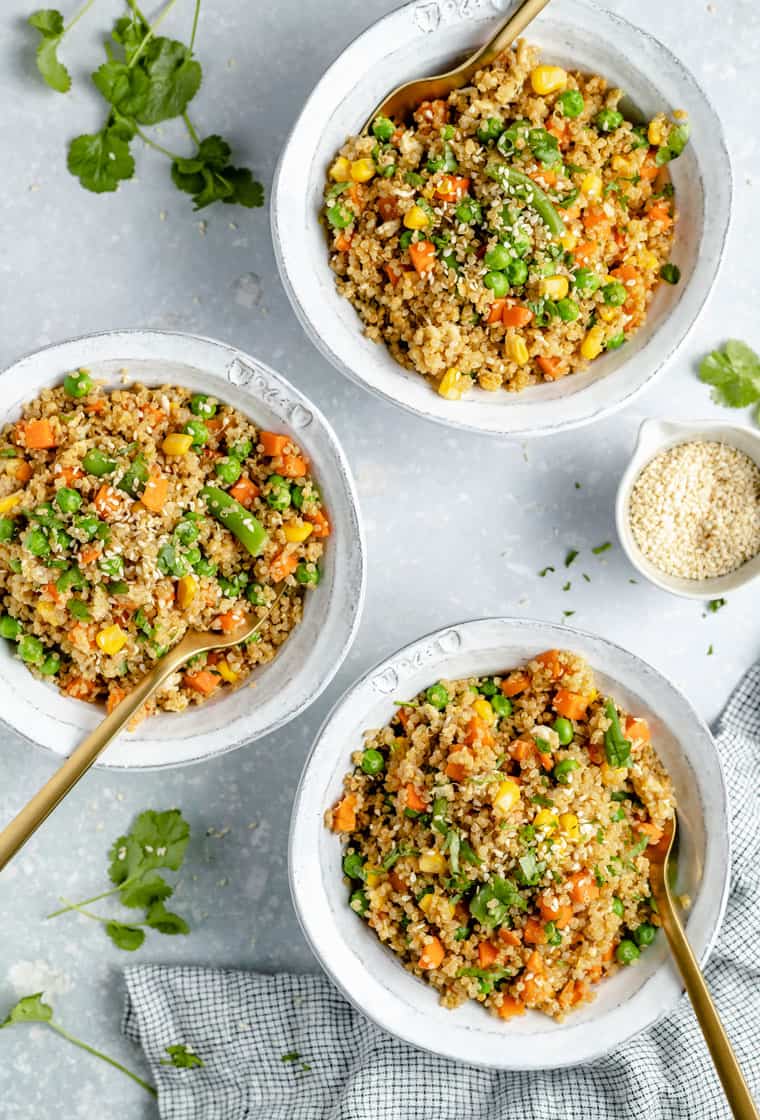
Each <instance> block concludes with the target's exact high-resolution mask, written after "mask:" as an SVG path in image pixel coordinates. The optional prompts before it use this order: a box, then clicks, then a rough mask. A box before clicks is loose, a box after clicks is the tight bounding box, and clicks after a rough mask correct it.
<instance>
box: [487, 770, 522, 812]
mask: <svg viewBox="0 0 760 1120" xmlns="http://www.w3.org/2000/svg"><path fill="white" fill-rule="evenodd" d="M519 801H520V787H519V785H518V784H517V782H516V781H515V780H514V778H507V780H506V781H504V782H502V783H501V785H500V786H499V788H498V790H497V793H496V796H495V797H494V799H493V807H494V809H496V810H498V812H499V813H504V814H505V815H506V814H507V813H509V812H511V811H512V809H514V807H515V805H517V804H519Z"/></svg>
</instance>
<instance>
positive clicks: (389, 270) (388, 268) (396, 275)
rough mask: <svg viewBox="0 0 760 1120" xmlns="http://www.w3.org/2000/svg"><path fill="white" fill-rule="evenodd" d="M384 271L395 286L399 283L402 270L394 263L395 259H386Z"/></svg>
mask: <svg viewBox="0 0 760 1120" xmlns="http://www.w3.org/2000/svg"><path fill="white" fill-rule="evenodd" d="M383 271H384V272H385V275H386V276H387V277H388V279H389V280H390V282H391V284H393V285H394V286H395V285H396V284H398V282H399V280H400V279H401V272H400V271H399V269H397V268H396V265H395V264H394V263H393V261H386V263H385V264H384V265H383Z"/></svg>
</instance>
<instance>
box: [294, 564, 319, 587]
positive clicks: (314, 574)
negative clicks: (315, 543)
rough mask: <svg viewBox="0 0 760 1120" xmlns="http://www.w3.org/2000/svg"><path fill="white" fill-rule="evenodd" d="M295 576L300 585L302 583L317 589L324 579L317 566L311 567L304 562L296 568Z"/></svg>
mask: <svg viewBox="0 0 760 1120" xmlns="http://www.w3.org/2000/svg"><path fill="white" fill-rule="evenodd" d="M295 575H296V580H297V581H298V583H302V584H303V585H304V586H305V587H316V586H317V584H318V583H319V581H320V580H321V578H322V574H321V572H320V570H319V568H317V567H316V565H315V566H314V567H310V566H309V565H308V564H304V562H303V560H302V561H301V563H300V564H299V565H298V567H297V568H296V572H295Z"/></svg>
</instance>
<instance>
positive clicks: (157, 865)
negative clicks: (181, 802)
mask: <svg viewBox="0 0 760 1120" xmlns="http://www.w3.org/2000/svg"><path fill="white" fill-rule="evenodd" d="M189 840H190V826H189V824H188V823H187V821H186V820H185V819H184V817H183V816H182V813H181V812H180V811H179V809H166V810H165V811H163V812H156V811H155V810H153V809H148V810H147V811H146V812H144V813H140V815H139V816H138V817H137V818H136V819H135V822H134V824H133V825H132V829H131V831H130V832H128V833H127V834H126V835H125V836H120V837H119V838H118V840H116V841H114V843H113V845H112V847H111V851H110V853H109V856H110V864H109V868H108V875H109V878H110V880H111V882H112V883H113V884H114V886H112V887H110V888H109V889H108V890H105V891H101V893H100V894H96V895H93V896H92V897H91V898H86V899H84V900H83V901H82V902H68V900H66V899H62V901H63V902H65V903H66V905H65V906H62V907H61V908H60V909H59V910H55V911H54V912H53V913H52V914H49V915H48V917H49V918H56V917H58V915H60V914H66V913H69V912H70V911H76V912H77V913H79V914H83V915H84V916H85V917H86V918H91V919H93V921H96V922H100V923H101V924H102V925H103V926H104V927H105V932H106V934H107V936H108V937H110V939H111V941H113V943H114V945H116V947H117V948H118V949H123V950H125V951H126V952H129V953H132V952H134V951H135V950H136V949H139V948H140V946H141V945H142V944H143V942H144V941H145V930H146V929H152V930H155V931H156V932H157V933H163V934H167V935H169V936H174V935H176V934H186V933H189V932H190V927H189V926H188V924H187V922H186V921H185V919H184V918H181V917H180V916H179V914H174V913H173V912H172V911H170V910H167V908H166V905H165V904H166V901H167V899H169V898H171V896H172V894H173V893H174V887H173V886H172V885H171V884H170V883H168V882H167V881H166V879H165V878H164V877H163V876H162V875H159V874H158V873H157V872H158V871H159V870H168V871H179V869H180V867H181V866H182V861H183V859H184V858H185V849H186V848H187V845H188V841H189ZM111 895H118V897H119V901H120V902H121V904H122V906H125V907H127V908H128V909H134V910H144V911H145V916H144V919H143V920H142V921H130V922H120V921H115V920H113V919H108V918H104V917H102V916H101V915H99V914H94V913H93V912H92V911H91V910H88V909H87V907H88V906H90V904H91V903H93V902H99V901H100V900H101V899H103V898H108V897H109V896H111Z"/></svg>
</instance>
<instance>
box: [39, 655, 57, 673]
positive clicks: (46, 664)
mask: <svg viewBox="0 0 760 1120" xmlns="http://www.w3.org/2000/svg"><path fill="white" fill-rule="evenodd" d="M60 667H61V658H60V655H59V654H57V653H49V654H48V655H47V657H46V658H45V660H44V661H43V662H42V664H41V665H39V666H38V668H39V671H40V672H41V673H42V675H43V677H54V676H55V675H56V673H57V672H58V670H59V669H60Z"/></svg>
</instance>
